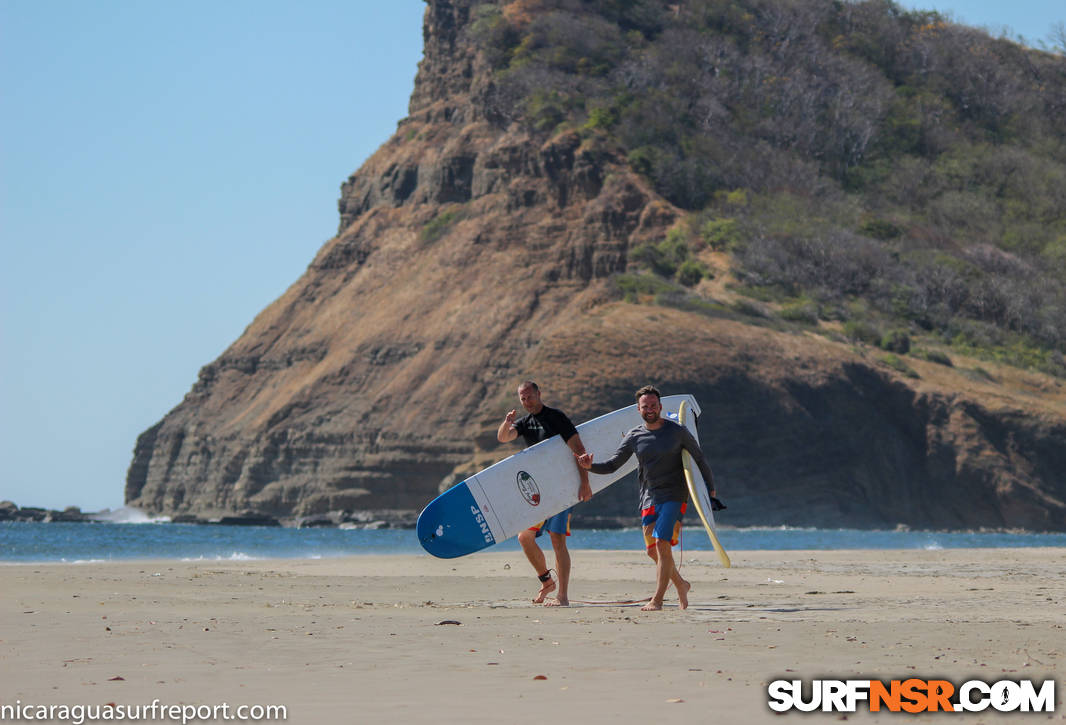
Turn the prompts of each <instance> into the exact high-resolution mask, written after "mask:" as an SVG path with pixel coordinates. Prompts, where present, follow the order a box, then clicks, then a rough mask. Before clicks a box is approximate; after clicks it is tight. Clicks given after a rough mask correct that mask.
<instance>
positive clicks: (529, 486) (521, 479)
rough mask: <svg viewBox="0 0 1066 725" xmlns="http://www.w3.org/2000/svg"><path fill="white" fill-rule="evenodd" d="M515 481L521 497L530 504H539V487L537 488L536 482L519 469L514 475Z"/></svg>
mask: <svg viewBox="0 0 1066 725" xmlns="http://www.w3.org/2000/svg"><path fill="white" fill-rule="evenodd" d="M515 482H516V483H517V484H518V492H519V493H521V494H522V498H524V499H525V500H526V503H528V504H529V505H530V506H537V505H539V504H540V489H539V488H537V482H536V481H534V480H533V477H532V476H530V475H529V474H528V473H526V472H525V471H519V472H518V475H517V476H515Z"/></svg>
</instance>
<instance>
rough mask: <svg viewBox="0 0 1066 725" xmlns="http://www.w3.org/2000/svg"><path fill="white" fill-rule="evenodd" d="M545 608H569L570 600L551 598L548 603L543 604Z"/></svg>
mask: <svg viewBox="0 0 1066 725" xmlns="http://www.w3.org/2000/svg"><path fill="white" fill-rule="evenodd" d="M544 606H545V607H569V606H570V600H569V599H567V598H566V597H552V598H551V599H549V600H548V601H546V602H544Z"/></svg>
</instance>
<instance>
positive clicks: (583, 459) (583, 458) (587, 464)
mask: <svg viewBox="0 0 1066 725" xmlns="http://www.w3.org/2000/svg"><path fill="white" fill-rule="evenodd" d="M577 465H579V466H581V467H582V468H584V469H585V470H586V471H587V470H588V469H590V468H592V454H591V453H583V454H582V455H580V456H578V457H577Z"/></svg>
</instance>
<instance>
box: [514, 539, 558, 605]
mask: <svg viewBox="0 0 1066 725" xmlns="http://www.w3.org/2000/svg"><path fill="white" fill-rule="evenodd" d="M518 543H519V544H521V545H522V551H523V552H524V553H525V555H526V558H527V559H529V563H530V564H532V565H533V570H534V571H535V572H537V576H543V575H544V574H547V573H548V563H547V562H546V561H545V560H544V552H543V551H541V550H540V546H539V545H538V544H537V535H536V533H534V532H533V531H530V530H529V529H526V530H525V531H522V532H520V533H519V534H518ZM553 589H555V582H554V581H552V580H551V579H549V580H548V581H546V582H544V583H542V584H541V587H540V591H539V592H537V596H536V597H534V598H533V603H534V604H540V603H542V602H543V601H544V597H546V596H548V593H549V592H551V590H553Z"/></svg>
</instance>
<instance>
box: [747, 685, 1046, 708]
mask: <svg viewBox="0 0 1066 725" xmlns="http://www.w3.org/2000/svg"><path fill="white" fill-rule="evenodd" d="M767 693H768V694H769V696H770V700H769V702H768V703H767V704H768V705H769V706H770V709H771V710H773V711H774V712H788V711H789V710H799V711H800V712H814V711H815V710H821V711H822V712H857V711H858V710H859V709H860V708H859V702H860V701H863V703H864V704H863V706H862V709H863V710H869V711H870V712H880V711H881V710H887V711H889V712H905V713H917V712H982V711H984V710H987V709H988V708H990V707H991V708H992V709H993V710H997V711H999V712H1054V711H1055V680H1044V682H1043V683H1042V684H1041V685H1040V687H1039V689H1037V687H1036V685H1034V684H1033V681H1032V680H999V681H998V682H992V683H988V682H983V681H981V680H969V681H967V682H964V683H962V684H960V685H958V686H956V685H954V684H952V683H951V682H948V681H947V680H928V679H927V680H923V679H919V678H910V679H906V680H891V681H889V682H887V683H885V682H882V681H880V680H829V679H825V680H811V681H810V683H809V684H808V685H804V684H803V681H802V680H774V681H773V682H771V683H770V684H769V685H768V686H767Z"/></svg>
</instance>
